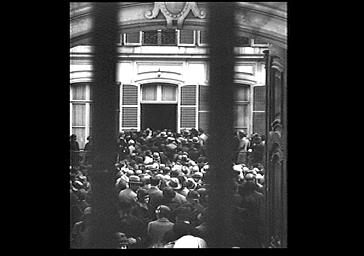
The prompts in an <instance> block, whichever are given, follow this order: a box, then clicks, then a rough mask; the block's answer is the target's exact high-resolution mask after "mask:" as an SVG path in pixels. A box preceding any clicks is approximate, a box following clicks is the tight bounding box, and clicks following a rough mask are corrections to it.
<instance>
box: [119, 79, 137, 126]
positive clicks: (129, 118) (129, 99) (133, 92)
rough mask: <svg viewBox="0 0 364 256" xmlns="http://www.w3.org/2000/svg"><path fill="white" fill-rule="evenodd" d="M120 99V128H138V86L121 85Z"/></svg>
mask: <svg viewBox="0 0 364 256" xmlns="http://www.w3.org/2000/svg"><path fill="white" fill-rule="evenodd" d="M121 99H122V100H121V104H122V107H121V118H120V119H121V128H122V129H126V130H127V129H137V130H138V127H139V122H138V121H139V120H138V111H139V104H138V86H136V85H127V84H124V85H122V95H121Z"/></svg>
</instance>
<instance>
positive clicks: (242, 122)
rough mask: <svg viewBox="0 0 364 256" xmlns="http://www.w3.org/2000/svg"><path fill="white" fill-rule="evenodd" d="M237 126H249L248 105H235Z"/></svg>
mask: <svg viewBox="0 0 364 256" xmlns="http://www.w3.org/2000/svg"><path fill="white" fill-rule="evenodd" d="M234 109H235V127H240V128H243V127H247V126H248V122H247V121H248V111H247V110H248V105H246V104H244V105H235V107H234Z"/></svg>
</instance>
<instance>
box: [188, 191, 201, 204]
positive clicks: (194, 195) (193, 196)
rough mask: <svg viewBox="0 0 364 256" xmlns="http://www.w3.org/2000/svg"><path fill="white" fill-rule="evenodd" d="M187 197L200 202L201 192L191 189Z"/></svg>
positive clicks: (190, 200)
mask: <svg viewBox="0 0 364 256" xmlns="http://www.w3.org/2000/svg"><path fill="white" fill-rule="evenodd" d="M186 199H187V201H188V202H191V203H198V202H199V199H200V194H199V193H198V192H197V191H196V190H191V191H189V192H188V193H187V196H186Z"/></svg>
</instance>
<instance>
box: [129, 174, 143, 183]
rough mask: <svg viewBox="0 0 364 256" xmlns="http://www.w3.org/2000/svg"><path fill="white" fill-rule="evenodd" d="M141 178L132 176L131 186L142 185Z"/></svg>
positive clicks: (130, 179)
mask: <svg viewBox="0 0 364 256" xmlns="http://www.w3.org/2000/svg"><path fill="white" fill-rule="evenodd" d="M140 183H141V182H140V178H139V177H138V176H136V175H131V176H130V177H129V184H140Z"/></svg>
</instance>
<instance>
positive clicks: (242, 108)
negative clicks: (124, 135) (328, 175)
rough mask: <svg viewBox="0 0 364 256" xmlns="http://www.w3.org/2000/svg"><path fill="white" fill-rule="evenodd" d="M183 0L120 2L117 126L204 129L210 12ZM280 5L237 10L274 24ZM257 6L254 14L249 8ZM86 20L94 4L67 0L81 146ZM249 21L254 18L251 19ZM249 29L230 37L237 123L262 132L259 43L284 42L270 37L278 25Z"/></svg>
mask: <svg viewBox="0 0 364 256" xmlns="http://www.w3.org/2000/svg"><path fill="white" fill-rule="evenodd" d="M186 3H187V4H186ZM186 3H183V2H181V3H177V2H176V3H170V5H167V2H166V3H164V4H163V3H161V2H155V3H152V2H150V3H130V2H129V3H123V4H120V28H121V30H120V31H121V32H120V40H119V42H118V47H117V50H118V65H117V78H116V80H117V84H116V85H115V86H117V88H118V90H117V91H118V95H117V97H118V102H119V106H118V109H116V110H115V111H116V114H117V116H118V129H119V131H121V130H141V129H145V128H148V127H149V128H151V129H153V130H155V129H163V128H168V129H171V130H174V131H180V130H182V129H191V128H196V129H198V128H202V129H205V130H207V131H208V126H207V123H208V119H207V118H208V113H209V110H208V108H207V101H206V99H207V92H208V87H209V62H208V44H207V40H206V15H208V14H206V6H205V3H196V2H186ZM183 4H185V5H183ZM179 5H180V6H179ZM186 6H187V7H186ZM282 8H285V7H284V5H271V6H270V5H268V4H266V5H264V4H261V5H257V4H254V5H253V4H250V5H249V3H245V2H243V3H242V6H241V9H239V11H238V12H237V14H235V15H236V16H237V18H241V20H242V22H245V23H249V22H251V23H254V22H256V23H259V22H265V23H266V25H265V26H266V27H267V29H266V30H267V31H268V30H269V26H271V27H272V28H274V29H276V30H277V27H276V26H274V25H276V23H277V20H278V21H279V22H281V21H282V17H279V18H277V15H278V14H279V15H281V16H283V13H285V12H284V11H282ZM257 10H259V12H257ZM254 11H255V16H252V15H253V14H254ZM250 12H251V13H250ZM269 12H270V13H269ZM268 14H269V15H270V20H269V22H270V23H273V24H269V22H267V20H263V19H259V18H260V16H259V15H262V17H264V15H265V16H267V15H268ZM239 15H240V16H239ZM183 16H184V17H183ZM171 17H172V18H171ZM254 17H255V18H254ZM239 20H240V19H239ZM91 27H92V5H91V4H88V3H71V45H70V132H71V133H73V134H76V135H77V138H78V141H79V143H80V147H81V148H83V146H84V144H85V143H86V138H87V137H88V136H89V135H90V134H91V132H92V127H91V123H92V122H91V121H92V120H91V116H92V95H91V88H90V84H91V82H92V56H93V48H92V45H91V44H90V38H89V35H90V34H89V31H90V28H91ZM250 27H251V28H252V27H253V26H252V25H251V24H250ZM251 28H250V29H251ZM278 29H279V27H278ZM262 31H263V32H264V30H262ZM253 32H254V31H253ZM253 32H252V31H248V30H246V29H245V30H244V29H241V30H240V31H238V40H237V42H236V43H235V44H236V47H235V53H236V62H235V63H236V64H235V86H236V87H235V88H236V91H235V92H236V93H235V104H234V111H235V124H234V127H235V129H236V130H244V131H246V132H247V133H248V134H251V133H254V132H257V133H261V134H264V132H265V130H264V129H265V128H264V127H265V83H266V69H265V59H264V53H263V51H264V50H271V48H272V45H273V43H274V45H275V46H276V47H277V46H278V47H281V43H279V44H277V43H276V41H277V42H278V41H279V40H281V39H280V38H278V36H277V35H276V36H277V38H276V39H274V40H272V39H271V38H272V34H273V32H275V34H279V33H283V32H282V31H278V32H277V31H273V32H272V31H268V32H269V33H270V34H269V36H270V37H268V36H266V37H264V36H262V35H263V32H260V33H257V32H255V33H253ZM268 32H267V34H268ZM281 41H282V40H281Z"/></svg>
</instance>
